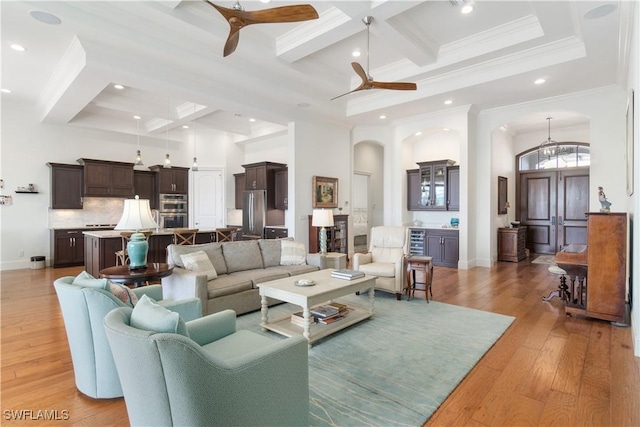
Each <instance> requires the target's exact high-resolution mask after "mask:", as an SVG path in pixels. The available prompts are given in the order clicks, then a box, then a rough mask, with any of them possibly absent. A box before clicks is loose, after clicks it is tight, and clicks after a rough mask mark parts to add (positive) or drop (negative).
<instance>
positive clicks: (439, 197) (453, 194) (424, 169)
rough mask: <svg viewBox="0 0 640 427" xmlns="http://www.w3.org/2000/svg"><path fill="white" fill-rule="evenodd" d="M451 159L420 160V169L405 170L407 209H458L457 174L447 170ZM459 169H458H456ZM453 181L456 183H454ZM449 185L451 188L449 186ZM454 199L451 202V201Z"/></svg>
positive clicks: (451, 162)
mask: <svg viewBox="0 0 640 427" xmlns="http://www.w3.org/2000/svg"><path fill="white" fill-rule="evenodd" d="M454 163H455V162H454V161H453V160H439V161H434V162H420V163H418V166H420V169H418V170H417V171H416V170H408V171H407V205H408V206H407V207H408V209H409V210H416V211H418V210H424V211H429V210H431V211H433V210H458V209H459V188H454V187H459V181H460V180H459V174H456V173H455V172H452V173H451V177H452V181H451V182H449V176H450V174H449V170H450V169H452V166H453V164H454ZM458 170H459V169H458ZM454 183H457V184H456V185H454ZM449 186H451V188H449ZM452 200H453V201H454V202H453V203H452V202H451V201H452Z"/></svg>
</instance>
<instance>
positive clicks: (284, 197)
mask: <svg viewBox="0 0 640 427" xmlns="http://www.w3.org/2000/svg"><path fill="white" fill-rule="evenodd" d="M275 179H276V188H275V192H276V193H275V196H276V209H288V208H289V197H288V195H289V172H288V170H287V169H281V170H278V171H276V178H275Z"/></svg>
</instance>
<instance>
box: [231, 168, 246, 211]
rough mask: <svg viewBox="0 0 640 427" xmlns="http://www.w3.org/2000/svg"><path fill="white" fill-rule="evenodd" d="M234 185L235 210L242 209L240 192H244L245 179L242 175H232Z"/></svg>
mask: <svg viewBox="0 0 640 427" xmlns="http://www.w3.org/2000/svg"><path fill="white" fill-rule="evenodd" d="M233 177H234V178H235V184H236V203H235V204H236V209H242V192H243V191H244V190H245V177H244V174H243V173H234V174H233Z"/></svg>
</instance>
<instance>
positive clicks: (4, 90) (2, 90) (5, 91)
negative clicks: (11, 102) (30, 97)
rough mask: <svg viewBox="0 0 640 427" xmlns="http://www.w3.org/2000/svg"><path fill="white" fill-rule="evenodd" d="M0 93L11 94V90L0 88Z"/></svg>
mask: <svg viewBox="0 0 640 427" xmlns="http://www.w3.org/2000/svg"><path fill="white" fill-rule="evenodd" d="M0 92H2V93H11V89H5V88H2V89H0Z"/></svg>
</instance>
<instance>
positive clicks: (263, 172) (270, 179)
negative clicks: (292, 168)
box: [242, 162, 287, 204]
mask: <svg viewBox="0 0 640 427" xmlns="http://www.w3.org/2000/svg"><path fill="white" fill-rule="evenodd" d="M242 167H243V168H244V173H245V187H244V188H245V190H267V195H269V193H271V194H274V191H275V173H276V171H277V170H281V169H283V168H286V167H287V165H284V164H282V163H274V162H259V163H251V164H246V165H242ZM272 197H274V196H272ZM274 198H275V197H274ZM274 204H275V202H274Z"/></svg>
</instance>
